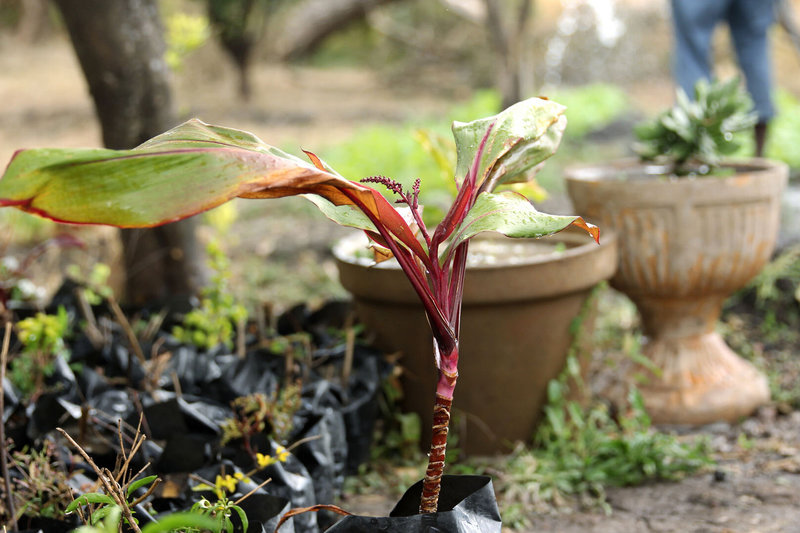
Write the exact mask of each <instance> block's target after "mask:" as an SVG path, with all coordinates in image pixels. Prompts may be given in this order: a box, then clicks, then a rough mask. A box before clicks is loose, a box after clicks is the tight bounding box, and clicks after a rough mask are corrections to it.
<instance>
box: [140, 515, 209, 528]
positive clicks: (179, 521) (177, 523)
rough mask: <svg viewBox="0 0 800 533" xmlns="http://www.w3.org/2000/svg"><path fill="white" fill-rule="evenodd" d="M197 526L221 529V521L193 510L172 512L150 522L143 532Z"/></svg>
mask: <svg viewBox="0 0 800 533" xmlns="http://www.w3.org/2000/svg"><path fill="white" fill-rule="evenodd" d="M186 528H197V529H201V530H203V529H207V530H209V531H215V532H217V531H219V523H218V522H217V521H216V520H214V519H213V518H211V517H210V516H206V515H202V514H199V513H193V512H190V511H188V512H182V513H172V514H169V515H166V516H164V517H161V518H160V519H159V520H158V522H150V523H149V524H147V525H146V526H144V527H143V528H142V533H168V532H170V531H173V530H176V529H186Z"/></svg>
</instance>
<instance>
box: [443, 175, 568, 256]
mask: <svg viewBox="0 0 800 533" xmlns="http://www.w3.org/2000/svg"><path fill="white" fill-rule="evenodd" d="M578 220H581V218H580V217H577V216H559V215H548V214H545V213H540V212H539V211H537V210H536V208H535V207H533V205H531V203H530V202H529V201H528V199H527V198H525V197H524V196H522V195H521V194H517V193H515V192H513V191H504V192H501V193H483V194H481V195H479V196H478V199H477V201H476V202H475V205H474V206H473V208H472V209H471V210H470V211H469V213H468V214H467V216H466V217H465V218H464V221H463V222H462V223H461V225H459V227H458V228H457V229H456V230H455V231H454V232H453V235H452V236H451V237H450V239H449V240H448V243H447V249H446V250H445V252H444V256H446V254H448V253H449V252H450V251H451V250H454V249H455V247H456V246H458V245H459V244H461V243H462V242H464V241H466V240H468V239H470V238H472V237H474V236H475V235H477V234H478V233H481V232H483V231H496V232H498V233H502V234H503V235H506V236H507V237H544V236H545V235H551V234H553V233H556V232H558V231H561V230H563V229H564V228H566V227H567V226H569V225H570V224H572V223H574V222H576V221H578Z"/></svg>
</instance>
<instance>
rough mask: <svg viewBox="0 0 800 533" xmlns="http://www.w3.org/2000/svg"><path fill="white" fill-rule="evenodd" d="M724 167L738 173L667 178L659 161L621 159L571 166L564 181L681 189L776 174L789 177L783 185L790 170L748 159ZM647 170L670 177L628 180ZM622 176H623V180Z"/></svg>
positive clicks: (779, 163)
mask: <svg viewBox="0 0 800 533" xmlns="http://www.w3.org/2000/svg"><path fill="white" fill-rule="evenodd" d="M720 166H721V167H723V168H725V167H728V168H730V167H734V168H735V169H736V170H737V172H736V173H735V174H733V175H730V176H681V177H676V176H671V177H669V176H666V175H665V174H664V172H663V170H664V169H666V168H667V166H666V165H664V164H663V163H658V162H656V161H642V160H640V159H639V158H636V157H626V158H621V159H613V160H609V161H601V162H596V163H579V164H575V165H570V166H568V167H566V169H565V170H564V177H565V179H566V180H567V181H568V182H569V181H575V182H613V183H625V184H626V185H628V186H645V185H648V186H652V185H653V184H655V183H658V184H661V185H662V186H672V187H678V186H681V185H684V186H686V185H687V184H692V183H698V182H706V181H716V182H718V183H720V182H726V181H736V180H739V179H741V177H742V176H743V175H753V174H756V175H760V174H767V173H770V174H772V173H776V174H777V175H783V176H786V177H785V178H784V179H783V181H785V180H786V179H787V178H788V174H789V166H788V165H787V164H786V163H784V162H783V161H777V160H774V159H767V158H763V157H746V158H727V159H723V160H722V163H721V165H720ZM642 169H644V171H645V174H647V175H648V176H654V177H655V176H663V177H669V178H670V179H667V180H658V181H651V180H630V179H626V178H627V177H628V174H629V173H630V171H633V170H642ZM620 174H622V176H620Z"/></svg>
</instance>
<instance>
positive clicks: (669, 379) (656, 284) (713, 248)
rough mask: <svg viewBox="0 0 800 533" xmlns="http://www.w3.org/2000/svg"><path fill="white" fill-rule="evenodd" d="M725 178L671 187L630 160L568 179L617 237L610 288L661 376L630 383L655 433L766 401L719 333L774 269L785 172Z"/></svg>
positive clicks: (584, 206)
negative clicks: (726, 315)
mask: <svg viewBox="0 0 800 533" xmlns="http://www.w3.org/2000/svg"><path fill="white" fill-rule="evenodd" d="M727 167H728V168H733V170H734V173H733V174H731V175H729V176H727V177H714V176H708V177H700V178H691V177H684V178H674V177H673V178H670V177H667V176H663V175H661V174H660V173H661V172H663V169H662V168H661V167H659V166H658V165H643V164H641V163H639V162H638V161H637V160H625V161H619V162H614V163H610V164H605V165H586V166H579V167H573V168H570V169H568V170H567V172H566V180H567V189H568V192H569V195H570V197H571V198H572V202H573V204H574V207H575V210H576V212H577V213H579V214H581V215H583V216H584V217H586V218H588V219H589V220H592V221H593V222H595V223H597V224H599V225H600V226H601V227H603V228H611V229H614V230H615V231H616V232H617V236H618V239H619V268H618V269H617V273H616V275H615V276H614V278H613V279H612V282H611V284H612V286H613V287H615V288H616V289H618V290H620V291H622V292H623V293H625V294H626V295H628V296H629V297H630V298H631V299H632V300H633V302H634V303H635V304H636V306H637V307H638V309H639V312H640V314H641V318H642V325H643V328H644V332H645V334H646V336H647V337H648V342H647V344H646V345H645V347H644V355H646V356H647V358H648V359H649V360H650V361H651V362H652V364H653V365H654V367H655V368H657V369H658V370H657V371H653V370H652V369H650V370H648V369H643V368H634V369H632V370H631V372H632V373H636V374H637V375H641V374H642V373H644V374H645V375H646V378H647V379H646V380H645V381H644V382H643V383H640V384H639V387H640V390H641V392H642V395H643V397H644V399H645V405H646V408H647V410H648V412H649V414H650V415H651V417H652V419H653V421H654V422H657V423H679V424H705V423H709V422H714V421H719V420H727V421H734V420H736V419H738V418H740V417H743V416H747V415H749V414H750V413H752V412H753V410H754V409H755V408H757V407H758V406H760V405H762V404H764V403H765V402H767V401H768V400H769V389H768V386H767V380H766V378H765V377H764V376H763V375H762V374H760V373H759V372H758V371H757V370H756V369H755V367H753V366H752V365H751V364H750V363H748V362H746V361H744V360H743V359H741V358H740V357H739V356H738V355H736V354H735V353H734V352H733V351H732V350H731V349H730V348H729V347H728V346H727V345H726V344H725V342H724V341H723V340H722V338H721V337H720V335H719V334H718V333H716V332H715V331H714V328H715V325H716V323H717V319H718V318H719V315H720V311H721V308H722V304H723V302H724V301H725V299H726V298H727V297H728V296H729V295H730V294H731V293H732V292H733V291H735V290H737V289H739V288H741V287H742V286H744V285H745V284H746V283H747V282H748V280H750V279H751V278H752V277H753V276H754V275H755V274H757V273H758V271H759V270H760V269H761V268H762V267H763V266H764V264H766V262H767V261H768V260H769V258H770V254H771V253H772V250H773V248H774V245H775V240H776V238H777V234H778V225H779V215H780V192H781V190H782V189H783V187H784V186H785V184H786V181H787V177H788V169H787V167H786V166H785V165H784V164H782V163H776V162H772V161H768V160H764V159H749V160H746V161H742V162H736V163H732V164H731V165H727ZM629 377H631V378H633V375H632V374H631V375H630V376H629Z"/></svg>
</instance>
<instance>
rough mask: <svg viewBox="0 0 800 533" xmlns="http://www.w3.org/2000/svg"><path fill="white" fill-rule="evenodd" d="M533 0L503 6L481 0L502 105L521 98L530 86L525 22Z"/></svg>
mask: <svg viewBox="0 0 800 533" xmlns="http://www.w3.org/2000/svg"><path fill="white" fill-rule="evenodd" d="M533 1H534V0H520V1H519V2H516V5H507V4H506V3H504V2H501V1H500V0H484V4H485V6H486V28H487V31H488V32H489V41H490V43H491V45H492V48H494V50H495V53H496V54H497V55H498V59H499V61H498V69H499V73H498V78H499V87H498V89H499V90H500V94H501V96H502V101H503V104H502V108H503V109H505V108H507V107H509V106H510V105H512V104H515V103H517V102H519V101H520V100H522V99H523V98H525V97H526V96H528V95H527V93H528V92H529V91H530V90H531V89H532V88H533V87H531V86H532V85H533V83H532V68H533V67H532V65H531V61H530V55H531V50H530V43H529V42H528V33H529V22H530V21H531V19H532V18H533V17H532V16H531V15H532V13H531V12H532V11H533Z"/></svg>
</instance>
